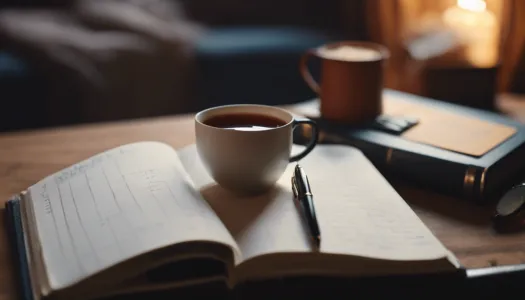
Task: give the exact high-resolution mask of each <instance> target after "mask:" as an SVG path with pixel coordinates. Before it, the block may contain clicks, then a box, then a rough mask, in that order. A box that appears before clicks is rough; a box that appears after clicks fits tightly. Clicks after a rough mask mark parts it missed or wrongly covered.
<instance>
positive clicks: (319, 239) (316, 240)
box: [313, 235, 321, 249]
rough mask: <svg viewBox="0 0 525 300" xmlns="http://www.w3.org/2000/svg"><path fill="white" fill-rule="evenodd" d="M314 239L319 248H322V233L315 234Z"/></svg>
mask: <svg viewBox="0 0 525 300" xmlns="http://www.w3.org/2000/svg"><path fill="white" fill-rule="evenodd" d="M313 239H314V242H315V246H316V247H317V249H320V248H321V236H320V235H318V236H314V237H313Z"/></svg>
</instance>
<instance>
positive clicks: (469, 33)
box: [443, 0, 498, 66]
mask: <svg viewBox="0 0 525 300" xmlns="http://www.w3.org/2000/svg"><path fill="white" fill-rule="evenodd" d="M443 22H444V23H445V25H446V26H448V27H449V28H450V29H452V30H453V31H454V32H455V33H456V35H457V37H458V38H459V39H460V40H461V41H462V43H463V44H464V45H466V56H467V59H468V60H469V61H470V62H471V63H472V64H474V65H477V66H490V65H491V64H493V63H494V62H495V61H496V60H497V39H498V24H497V20H496V17H495V15H494V14H493V13H492V12H491V11H490V10H488V9H487V3H486V2H485V1H483V0H457V2H456V5H455V6H452V7H450V8H448V9H447V10H446V11H445V12H444V14H443Z"/></svg>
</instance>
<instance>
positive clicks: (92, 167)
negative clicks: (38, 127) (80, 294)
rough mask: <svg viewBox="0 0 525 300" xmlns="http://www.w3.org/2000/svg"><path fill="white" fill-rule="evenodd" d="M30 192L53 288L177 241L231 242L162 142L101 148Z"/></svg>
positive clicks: (171, 152)
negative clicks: (111, 148)
mask: <svg viewBox="0 0 525 300" xmlns="http://www.w3.org/2000/svg"><path fill="white" fill-rule="evenodd" d="M29 192H30V195H31V200H32V203H33V206H34V211H35V217H36V224H37V230H38V235H39V238H40V242H41V245H42V249H43V259H44V264H45V265H46V268H47V274H48V277H49V280H50V285H51V288H53V289H59V288H62V287H65V286H68V285H70V284H72V283H75V282H77V281H80V280H82V279H84V278H86V277H87V276H90V275H91V274H93V273H96V272H98V271H101V270H102V269H105V268H107V267H109V266H111V265H114V264H116V263H118V262H121V261H123V260H125V259H128V258H130V257H133V256H135V255H138V254H140V253H143V252H146V251H149V250H152V249H155V248H158V247H161V246H166V245H169V244H173V243H176V242H181V241H187V240H200V239H202V240H210V241H218V242H222V243H226V244H228V245H231V246H232V247H234V245H235V244H234V241H233V239H232V238H231V236H230V235H229V234H228V232H227V230H226V229H225V228H224V226H223V225H222V224H221V222H220V220H218V219H217V216H216V215H215V214H214V213H213V211H212V210H211V209H210V208H209V206H208V204H207V203H206V202H205V201H204V200H202V198H201V197H200V195H198V193H196V192H195V190H193V189H192V186H191V184H190V183H189V182H188V177H187V174H185V173H184V171H183V169H182V168H181V165H180V161H179V159H178V157H177V155H176V153H175V151H174V150H173V149H171V148H170V147H168V146H167V145H164V144H161V143H156V142H143V143H136V144H130V145H125V146H122V147H120V148H116V149H113V150H110V151H108V152H105V153H102V154H99V155H97V156H95V157H92V158H91V159H88V160H86V161H83V162H81V163H79V164H77V165H74V166H72V167H70V168H67V169H65V170H63V171H61V172H58V173H56V174H54V175H52V176H50V177H48V178H46V179H44V180H43V181H41V182H39V183H38V184H36V185H34V186H32V187H31V188H30V189H29Z"/></svg>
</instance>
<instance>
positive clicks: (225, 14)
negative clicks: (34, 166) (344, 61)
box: [0, 0, 367, 130]
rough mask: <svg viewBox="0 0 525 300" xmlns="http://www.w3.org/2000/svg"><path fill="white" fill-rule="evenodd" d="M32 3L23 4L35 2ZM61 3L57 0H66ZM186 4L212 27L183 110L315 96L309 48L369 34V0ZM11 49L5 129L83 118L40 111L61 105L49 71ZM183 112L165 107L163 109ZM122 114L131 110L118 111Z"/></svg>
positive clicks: (1, 69) (2, 62) (6, 65)
mask: <svg viewBox="0 0 525 300" xmlns="http://www.w3.org/2000/svg"><path fill="white" fill-rule="evenodd" d="M11 2H17V1H16V0H11ZM30 2H31V1H29V0H26V1H22V2H18V5H23V6H25V7H29V8H30V7H31V3H30ZM59 2H60V1H55V2H54V3H52V4H53V5H56V6H60V3H59ZM350 2H351V3H350ZM181 4H182V6H183V7H184V9H185V13H186V14H187V16H188V17H189V18H191V19H192V20H194V21H196V22H198V23H200V24H202V25H203V26H204V27H205V28H206V31H205V33H204V35H203V36H202V37H200V38H199V40H198V41H197V43H196V46H195V48H194V51H195V58H196V66H195V68H196V70H195V74H196V75H197V76H195V81H194V84H193V85H194V87H193V89H194V90H195V95H196V98H195V99H193V100H192V101H191V105H186V107H185V111H183V112H186V111H187V112H193V111H197V110H200V109H203V108H206V107H210V106H215V105H223V104H233V103H262V104H289V103H294V102H298V101H302V100H305V99H308V98H311V97H313V96H314V94H313V92H312V91H311V90H310V89H309V88H308V87H307V85H306V84H305V83H304V82H303V80H302V78H301V77H300V75H299V72H298V62H299V58H300V56H301V54H302V53H303V52H304V51H305V50H306V49H308V48H311V47H316V46H319V45H321V44H324V43H327V42H330V41H334V40H340V39H356V40H364V39H366V38H367V37H366V30H365V28H364V21H363V18H364V17H363V12H364V7H363V5H364V1H344V0H330V1H319V0H308V1H300V0H289V1H278V0H267V1H243V0H225V1H204V0H184V1H181ZM4 5H5V4H4ZM11 5H13V3H11ZM15 5H16V3H15ZM40 5H42V2H40ZM6 48H7V49H9V47H4V48H3V47H2V45H1V44H0V101H1V102H2V104H4V105H5V104H6V103H9V104H14V106H13V109H10V110H9V111H6V110H3V111H2V112H1V114H2V115H3V116H0V117H1V121H0V130H15V129H21V128H35V127H45V126H56V125H62V124H70V123H75V118H69V119H64V120H57V118H54V120H46V117H45V116H42V115H39V114H38V111H39V110H40V111H44V108H42V106H46V105H48V106H49V105H53V104H51V103H53V102H52V101H49V100H50V99H48V98H49V97H52V96H50V94H49V93H48V91H47V90H46V89H47V83H46V74H41V73H39V71H38V70H37V69H35V68H33V66H32V65H31V63H29V62H27V61H25V60H23V59H21V58H20V56H19V55H18V54H17V53H16V52H13V51H1V49H6ZM313 68H314V70H315V69H316V66H315V62H314V66H313ZM28 108H31V111H32V113H30V115H31V116H30V118H28V119H30V120H31V121H30V122H27V120H20V118H18V117H15V115H17V114H16V113H15V112H16V111H19V110H27V109H28ZM33 108H34V109H33ZM180 112H181V111H173V112H170V111H165V110H162V111H160V110H159V112H158V114H159V115H161V114H170V113H180ZM150 115H151V113H150ZM150 115H148V116H150ZM145 116H146V115H145ZM130 117H141V116H140V115H137V114H134V115H130ZM121 118H126V115H125V114H124V115H119V116H115V119H121ZM96 121H99V120H97V119H96V118H92V119H78V122H96Z"/></svg>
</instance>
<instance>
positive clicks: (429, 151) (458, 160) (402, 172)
mask: <svg viewBox="0 0 525 300" xmlns="http://www.w3.org/2000/svg"><path fill="white" fill-rule="evenodd" d="M318 107H319V105H318V100H317V99H316V100H313V101H311V102H308V103H306V104H304V105H303V106H302V107H301V108H300V109H299V112H300V113H301V114H304V115H306V116H308V117H310V118H312V119H314V120H316V121H317V123H318V125H319V127H320V131H321V133H320V141H321V143H326V144H346V145H351V146H354V147H356V148H358V149H360V150H361V151H363V153H364V154H365V155H366V156H367V158H368V159H370V160H371V161H372V163H374V165H375V166H376V167H377V168H378V169H379V170H380V171H381V172H382V173H383V174H384V175H387V176H388V175H391V176H395V177H401V178H404V179H406V180H407V181H409V182H412V183H414V184H416V185H419V186H422V187H424V188H430V189H432V190H435V191H438V192H441V193H444V194H449V195H452V196H456V197H460V198H464V199H469V200H472V201H475V202H477V203H486V202H490V201H492V200H494V199H497V197H498V196H500V195H501V193H503V192H505V191H506V189H507V188H509V187H510V186H512V185H513V184H514V183H515V182H516V180H519V179H521V178H520V176H521V175H522V173H523V172H524V171H525V161H523V159H522V158H523V157H524V156H525V128H524V126H523V124H521V123H519V122H517V121H515V120H512V119H510V118H509V117H506V116H504V115H502V114H498V113H495V112H490V111H484V110H480V109H475V108H470V107H465V106H460V105H457V104H452V103H447V102H443V101H438V100H434V99H428V98H424V97H419V96H415V95H411V94H407V93H403V92H398V91H393V90H388V89H387V90H385V91H384V93H383V115H381V116H380V117H378V118H377V119H376V120H374V121H372V122H370V123H368V124H359V125H352V126H350V125H345V124H340V123H334V122H330V121H327V120H324V119H323V118H322V117H321V116H320V113H319V108H318ZM308 133H309V130H301V128H299V129H298V130H296V132H295V134H296V138H297V140H300V139H301V138H305V137H307V136H306V135H307V134H308Z"/></svg>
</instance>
